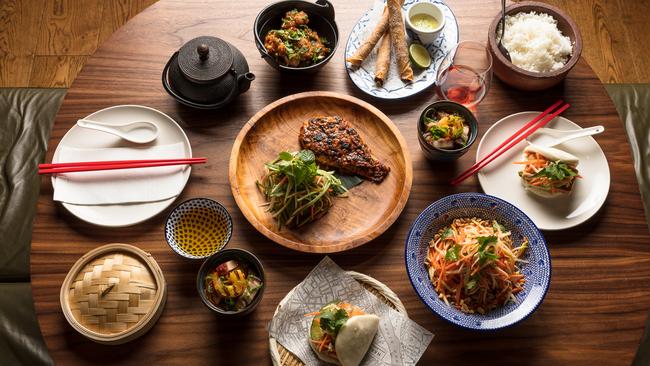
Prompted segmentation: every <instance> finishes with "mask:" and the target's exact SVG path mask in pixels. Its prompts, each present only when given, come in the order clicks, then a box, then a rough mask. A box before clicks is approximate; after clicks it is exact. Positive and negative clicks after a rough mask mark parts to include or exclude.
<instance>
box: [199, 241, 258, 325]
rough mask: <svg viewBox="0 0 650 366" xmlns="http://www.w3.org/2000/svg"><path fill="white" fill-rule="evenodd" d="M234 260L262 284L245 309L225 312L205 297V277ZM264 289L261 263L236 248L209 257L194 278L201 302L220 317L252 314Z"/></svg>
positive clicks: (244, 251) (251, 254) (253, 256)
mask: <svg viewBox="0 0 650 366" xmlns="http://www.w3.org/2000/svg"><path fill="white" fill-rule="evenodd" d="M232 260H235V261H237V262H239V263H241V264H243V265H244V266H246V267H247V268H248V270H249V271H252V273H253V274H254V275H255V276H257V277H258V278H259V279H260V280H261V282H262V285H261V286H262V287H261V288H260V289H259V290H258V291H257V293H256V294H255V296H254V297H253V299H252V301H251V302H250V303H249V304H248V305H246V307H244V308H242V309H241V310H238V311H226V310H224V309H222V308H220V307H219V306H217V305H216V304H214V303H213V302H212V301H210V299H208V297H207V295H206V281H205V277H206V276H207V275H208V274H209V273H211V272H212V271H214V270H215V268H216V267H218V266H219V265H221V264H224V263H226V262H228V261H232ZM265 287H266V278H265V276H264V267H263V266H262V262H260V260H259V259H258V258H257V257H256V256H255V255H253V253H251V252H249V251H246V250H243V249H237V248H231V249H224V250H222V251H220V252H217V253H215V254H213V255H212V256H210V257H209V258H208V259H206V260H205V262H203V264H202V265H201V268H200V269H199V273H198V275H197V277H196V289H197V291H198V292H199V296H200V297H201V301H203V303H204V304H205V306H207V307H208V308H209V309H210V310H212V311H214V312H215V313H217V314H219V315H221V316H231V317H232V316H242V315H246V314H249V313H250V312H252V311H253V310H254V309H255V308H256V307H257V305H258V304H259V303H260V301H262V295H264V288H265Z"/></svg>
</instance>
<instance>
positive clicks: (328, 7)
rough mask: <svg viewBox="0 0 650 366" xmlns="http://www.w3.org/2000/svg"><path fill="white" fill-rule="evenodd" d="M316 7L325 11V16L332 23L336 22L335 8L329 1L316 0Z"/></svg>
mask: <svg viewBox="0 0 650 366" xmlns="http://www.w3.org/2000/svg"><path fill="white" fill-rule="evenodd" d="M316 6H319V7H320V8H321V9H322V10H323V11H324V16H325V18H326V19H327V20H329V21H330V22H332V23H333V22H334V6H333V5H332V3H330V2H329V1H328V0H316Z"/></svg>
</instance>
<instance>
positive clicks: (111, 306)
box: [60, 244, 167, 345]
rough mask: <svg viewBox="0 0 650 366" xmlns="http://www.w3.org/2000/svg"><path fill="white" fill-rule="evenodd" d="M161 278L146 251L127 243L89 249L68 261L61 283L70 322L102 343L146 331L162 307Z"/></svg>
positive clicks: (164, 293)
mask: <svg viewBox="0 0 650 366" xmlns="http://www.w3.org/2000/svg"><path fill="white" fill-rule="evenodd" d="M166 299H167V284H166V282H165V278H164V277H163V274H162V271H161V270H160V267H159V266H158V263H156V261H155V260H154V259H153V257H152V256H151V254H149V253H146V252H144V251H142V250H141V249H138V248H136V247H134V246H132V245H128V244H107V245H104V246H101V247H99V248H96V249H93V250H91V251H90V252H88V253H86V254H85V255H84V256H83V257H81V258H79V260H78V261H77V262H76V263H75V264H74V265H73V266H72V268H71V269H70V271H69V272H68V274H67V276H66V277H65V280H64V281H63V284H62V285H61V294H60V301H61V308H62V309H63V315H65V318H66V319H67V320H68V322H69V323H70V325H71V326H72V327H73V328H74V329H75V330H77V331H78V332H79V333H81V334H82V335H84V336H86V337H88V338H89V339H91V340H93V341H95V342H98V343H103V344H113V345H114V344H121V343H125V342H128V341H131V340H133V339H135V338H138V337H140V336H141V335H143V334H144V333H146V332H147V331H148V330H149V329H151V327H153V325H154V324H155V323H156V321H157V320H158V318H159V317H160V314H162V311H163V309H164V307H165V301H166Z"/></svg>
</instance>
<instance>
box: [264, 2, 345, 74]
mask: <svg viewBox="0 0 650 366" xmlns="http://www.w3.org/2000/svg"><path fill="white" fill-rule="evenodd" d="M293 9H297V10H299V11H304V12H305V13H307V16H308V17H309V23H308V24H307V26H308V27H309V28H311V29H313V30H314V31H316V32H317V33H318V35H319V36H320V37H325V39H327V41H328V43H327V44H326V45H327V46H328V47H329V49H330V53H329V54H328V55H327V56H326V57H325V58H324V59H322V60H320V61H319V62H318V63H316V64H313V65H309V66H304V67H290V66H285V65H282V64H280V63H278V61H277V60H276V59H275V57H273V56H271V55H270V54H269V53H268V52H267V51H266V48H265V47H264V39H265V38H266V35H267V33H268V32H269V31H270V30H273V29H279V28H280V25H281V23H282V18H283V17H284V15H285V13H286V12H287V11H290V10H293ZM253 31H254V33H255V45H256V46H257V50H258V51H259V52H260V55H262V58H263V59H264V61H266V62H267V63H268V64H269V65H271V66H272V67H273V68H274V69H276V70H278V71H280V72H283V73H287V74H309V73H313V72H316V71H318V70H320V69H321V68H323V66H325V64H327V63H328V62H329V60H331V59H332V56H334V53H336V47H337V46H338V44H339V29H338V27H337V26H336V22H335V21H334V6H333V5H332V3H330V2H329V1H327V0H317V1H316V2H315V3H313V2H309V1H303V0H285V1H279V2H277V3H274V4H271V5H269V6H267V7H266V8H264V9H263V10H262V11H261V12H260V13H259V14H258V15H257V17H256V18H255V24H254V26H253Z"/></svg>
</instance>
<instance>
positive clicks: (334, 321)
mask: <svg viewBox="0 0 650 366" xmlns="http://www.w3.org/2000/svg"><path fill="white" fill-rule="evenodd" d="M348 318H349V316H348V313H347V311H345V310H343V309H338V310H334V309H327V310H324V311H323V312H322V313H321V315H320V327H321V328H323V330H325V331H326V332H328V333H330V334H331V335H334V336H336V335H337V334H338V333H339V330H341V327H342V326H343V324H345V322H346V321H347V320H348Z"/></svg>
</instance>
